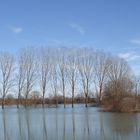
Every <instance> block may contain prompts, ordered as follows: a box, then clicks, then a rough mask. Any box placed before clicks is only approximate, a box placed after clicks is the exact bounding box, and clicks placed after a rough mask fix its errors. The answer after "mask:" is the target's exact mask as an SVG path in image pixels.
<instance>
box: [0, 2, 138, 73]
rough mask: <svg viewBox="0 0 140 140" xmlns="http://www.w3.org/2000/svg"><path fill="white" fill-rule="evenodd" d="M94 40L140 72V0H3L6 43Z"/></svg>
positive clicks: (0, 38) (1, 38) (13, 47)
mask: <svg viewBox="0 0 140 140" xmlns="http://www.w3.org/2000/svg"><path fill="white" fill-rule="evenodd" d="M42 45H46V46H67V47H69V46H74V47H81V46H88V47H89V46H93V47H95V48H99V49H103V50H105V51H107V52H111V53H113V54H115V55H118V56H120V57H123V58H125V59H126V60H128V62H129V64H130V65H131V66H132V67H133V69H134V71H135V73H140V72H139V70H140V66H139V65H140V1H139V0H0V49H1V50H2V51H3V50H8V51H12V52H16V51H17V50H18V49H19V48H23V47H28V46H42Z"/></svg>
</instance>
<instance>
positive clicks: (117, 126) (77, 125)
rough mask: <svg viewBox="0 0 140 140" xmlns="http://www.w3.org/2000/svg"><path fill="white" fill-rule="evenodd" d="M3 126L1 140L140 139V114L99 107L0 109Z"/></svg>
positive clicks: (0, 120) (0, 134) (0, 119)
mask: <svg viewBox="0 0 140 140" xmlns="http://www.w3.org/2000/svg"><path fill="white" fill-rule="evenodd" d="M0 124H1V125H0V129H1V131H0V140H50V139H51V140H60V139H61V140H93V139H94V140H125V139H127V140H131V139H134V140H137V139H140V114H125V113H123V114H117V113H105V112H98V111H97V108H81V107H75V108H73V109H72V108H65V109H63V108H61V107H58V108H26V109H24V108H21V109H16V108H13V109H11V108H10V109H8V108H6V109H4V110H0Z"/></svg>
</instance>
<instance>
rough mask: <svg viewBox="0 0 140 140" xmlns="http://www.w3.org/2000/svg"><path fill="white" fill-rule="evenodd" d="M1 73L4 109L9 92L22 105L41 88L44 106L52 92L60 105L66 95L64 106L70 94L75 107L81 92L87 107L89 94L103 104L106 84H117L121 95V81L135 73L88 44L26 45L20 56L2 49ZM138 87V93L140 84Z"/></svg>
mask: <svg viewBox="0 0 140 140" xmlns="http://www.w3.org/2000/svg"><path fill="white" fill-rule="evenodd" d="M0 75H1V76H0V84H1V85H0V91H1V99H2V108H4V100H5V98H6V96H7V95H8V94H12V95H14V96H15V98H17V99H18V103H17V107H19V105H20V99H21V97H24V98H25V99H26V101H27V99H28V97H29V94H30V93H31V92H32V91H33V90H39V92H40V97H41V98H42V105H43V106H44V104H45V98H46V97H48V96H49V95H50V94H51V95H53V96H54V97H55V99H56V106H57V105H58V100H57V97H58V95H62V96H63V102H64V107H65V106H66V97H71V99H72V107H73V106H74V98H75V96H77V95H79V94H81V95H82V96H84V99H85V106H86V107H87V105H88V98H89V96H97V97H98V99H99V103H101V102H102V98H103V95H104V94H103V93H104V90H105V87H106V85H107V84H108V83H110V82H111V83H113V92H112V94H115V95H116V94H117V95H119V94H120V93H121V92H120V91H119V88H118V86H117V84H118V83H117V82H118V80H127V81H128V79H131V76H132V74H131V70H130V67H129V65H128V63H127V62H126V61H125V60H123V59H121V58H118V57H116V56H112V55H110V54H108V53H105V52H103V51H100V50H94V49H93V48H88V47H85V48H64V47H63V48H50V47H41V48H23V49H21V50H20V51H19V52H17V54H16V55H12V54H10V53H7V52H2V53H1V54H0ZM133 81H134V80H133ZM137 81H138V80H137ZM125 82H126V81H124V82H123V83H125ZM133 83H136V82H133ZM124 88H125V86H124ZM131 88H132V87H131ZM132 89H133V88H132ZM135 89H136V90H135V91H136V92H137V94H138V83H137V84H135ZM122 94H123V93H122ZM26 105H27V103H25V106H26Z"/></svg>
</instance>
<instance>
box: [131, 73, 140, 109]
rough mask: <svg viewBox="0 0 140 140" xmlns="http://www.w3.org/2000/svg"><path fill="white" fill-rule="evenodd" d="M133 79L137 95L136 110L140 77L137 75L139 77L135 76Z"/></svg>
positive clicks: (139, 90)
mask: <svg viewBox="0 0 140 140" xmlns="http://www.w3.org/2000/svg"><path fill="white" fill-rule="evenodd" d="M132 79H133V84H134V95H135V104H136V105H135V108H137V105H138V95H139V92H140V76H139V75H137V76H135V75H134V76H133V77H132Z"/></svg>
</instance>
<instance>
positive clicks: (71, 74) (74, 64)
mask: <svg viewBox="0 0 140 140" xmlns="http://www.w3.org/2000/svg"><path fill="white" fill-rule="evenodd" d="M67 69H68V79H69V82H70V86H71V92H72V108H73V106H74V95H75V86H76V80H77V69H78V61H77V54H76V50H74V51H72V52H71V53H70V54H69V56H68V66H67Z"/></svg>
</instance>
